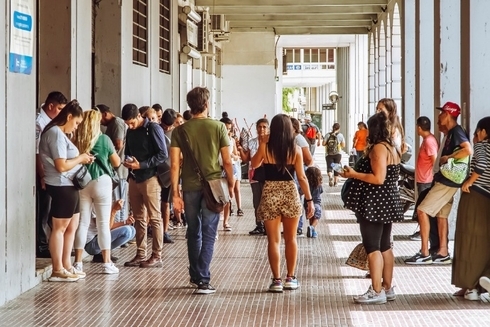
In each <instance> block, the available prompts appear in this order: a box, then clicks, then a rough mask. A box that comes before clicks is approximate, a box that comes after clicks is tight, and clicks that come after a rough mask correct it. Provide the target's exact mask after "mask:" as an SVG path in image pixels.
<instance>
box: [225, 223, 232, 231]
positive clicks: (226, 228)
mask: <svg viewBox="0 0 490 327" xmlns="http://www.w3.org/2000/svg"><path fill="white" fill-rule="evenodd" d="M223 228H224V229H225V231H226V232H231V226H230V225H228V224H226V225H224V226H223Z"/></svg>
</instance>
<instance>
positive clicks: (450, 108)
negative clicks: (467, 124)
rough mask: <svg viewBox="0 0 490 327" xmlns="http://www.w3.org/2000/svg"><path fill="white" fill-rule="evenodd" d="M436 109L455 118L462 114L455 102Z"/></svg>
mask: <svg viewBox="0 0 490 327" xmlns="http://www.w3.org/2000/svg"><path fill="white" fill-rule="evenodd" d="M436 109H439V110H442V111H445V112H447V113H448V114H450V115H451V116H453V117H454V118H458V116H459V115H460V114H461V108H460V107H459V106H458V104H457V103H455V102H446V103H445V104H444V105H443V106H442V107H436Z"/></svg>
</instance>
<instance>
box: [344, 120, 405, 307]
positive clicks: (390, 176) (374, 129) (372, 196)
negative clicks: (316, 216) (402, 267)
mask: <svg viewBox="0 0 490 327" xmlns="http://www.w3.org/2000/svg"><path fill="white" fill-rule="evenodd" d="M368 128H369V137H368V146H367V150H366V156H364V157H363V158H362V159H361V160H360V161H359V162H358V171H354V170H353V169H352V168H350V167H345V168H344V172H343V173H342V176H343V177H348V178H353V179H354V181H353V183H352V185H351V188H350V190H349V192H348V195H347V201H346V207H347V208H348V209H350V210H352V211H354V213H355V214H356V217H357V221H358V223H359V226H360V229H361V236H362V243H363V245H364V248H365V249H366V253H367V254H368V261H369V272H370V273H371V282H372V284H371V286H369V288H368V290H367V292H366V293H364V294H362V295H359V296H356V297H354V301H355V302H356V303H363V304H382V303H386V301H392V300H394V299H395V297H396V296H395V293H394V291H393V286H392V284H391V282H392V279H393V266H394V262H395V259H394V256H393V251H392V249H391V241H390V240H391V225H392V222H395V221H401V220H403V208H402V205H401V201H400V193H399V191H398V187H397V180H398V174H399V171H400V153H399V152H398V151H397V149H396V147H395V145H394V144H393V141H392V138H391V135H390V133H389V130H390V129H389V122H388V120H387V118H386V115H384V114H383V113H379V114H376V115H374V116H372V117H371V118H370V119H369V121H368Z"/></svg>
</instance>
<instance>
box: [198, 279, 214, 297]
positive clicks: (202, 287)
mask: <svg viewBox="0 0 490 327" xmlns="http://www.w3.org/2000/svg"><path fill="white" fill-rule="evenodd" d="M194 293H195V294H213V293H216V289H215V288H214V287H212V286H211V285H210V284H209V283H203V282H199V285H197V288H196V290H195V291H194Z"/></svg>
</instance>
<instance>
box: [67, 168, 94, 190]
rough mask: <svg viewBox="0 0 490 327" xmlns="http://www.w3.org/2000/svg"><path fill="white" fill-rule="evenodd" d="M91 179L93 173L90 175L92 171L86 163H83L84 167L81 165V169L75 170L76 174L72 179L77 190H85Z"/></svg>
mask: <svg viewBox="0 0 490 327" xmlns="http://www.w3.org/2000/svg"><path fill="white" fill-rule="evenodd" d="M91 180H92V175H90V172H89V171H88V169H87V166H85V165H82V167H80V169H78V170H77V171H76V172H75V175H73V179H72V181H73V186H74V187H75V188H76V189H77V190H83V189H84V188H85V187H86V186H87V185H88V183H90V181H91Z"/></svg>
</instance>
